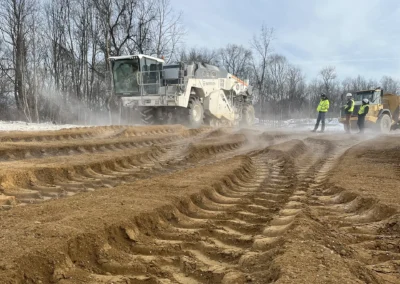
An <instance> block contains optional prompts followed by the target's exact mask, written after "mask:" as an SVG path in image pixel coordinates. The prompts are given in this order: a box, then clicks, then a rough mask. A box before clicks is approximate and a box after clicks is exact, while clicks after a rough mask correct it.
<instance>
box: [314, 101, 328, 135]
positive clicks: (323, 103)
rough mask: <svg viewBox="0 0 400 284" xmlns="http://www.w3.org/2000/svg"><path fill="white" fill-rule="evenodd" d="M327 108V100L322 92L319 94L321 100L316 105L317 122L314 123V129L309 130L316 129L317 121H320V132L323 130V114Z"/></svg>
mask: <svg viewBox="0 0 400 284" xmlns="http://www.w3.org/2000/svg"><path fill="white" fill-rule="evenodd" d="M328 109H329V100H328V98H327V97H326V95H325V94H324V93H322V94H321V100H320V101H319V105H318V107H317V111H318V118H317V123H316V124H315V127H314V130H312V131H311V132H315V131H317V129H318V126H319V123H320V122H321V124H322V127H321V131H320V132H324V130H325V114H326V112H327V111H328Z"/></svg>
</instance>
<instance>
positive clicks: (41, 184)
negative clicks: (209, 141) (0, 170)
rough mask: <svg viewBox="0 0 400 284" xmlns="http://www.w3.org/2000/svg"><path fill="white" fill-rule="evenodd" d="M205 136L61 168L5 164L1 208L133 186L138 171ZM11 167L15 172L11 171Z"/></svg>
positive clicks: (47, 161)
mask: <svg viewBox="0 0 400 284" xmlns="http://www.w3.org/2000/svg"><path fill="white" fill-rule="evenodd" d="M208 132H209V130H207V129H205V130H189V131H188V133H183V135H181V136H178V138H179V141H178V142H171V143H168V144H164V145H163V146H151V147H143V149H124V150H118V151H116V150H115V149H112V150H110V152H112V156H111V157H110V156H109V154H107V153H103V152H101V153H95V154H96V155H94V156H89V155H90V154H86V153H85V154H80V157H79V158H76V157H65V158H64V159H67V160H66V161H65V160H63V161H62V163H61V164H58V161H57V160H55V159H54V157H47V158H42V159H39V160H32V161H33V162H31V164H32V166H30V165H29V164H25V163H24V164H23V163H20V162H19V161H15V162H11V161H10V162H7V163H6V164H7V165H8V168H9V170H7V171H6V172H5V173H4V174H3V175H2V176H0V190H1V191H2V192H3V194H4V195H6V196H9V197H11V198H1V200H0V204H2V205H3V208H10V206H12V205H14V204H15V198H17V200H18V201H19V202H21V203H22V204H28V203H37V202H43V201H47V200H49V199H53V198H60V197H65V196H71V195H74V194H76V193H77V192H87V191H93V190H95V188H99V187H114V186H116V185H118V184H122V183H127V182H133V181H135V180H136V179H138V178H139V177H140V175H139V176H138V174H139V173H140V171H141V170H143V169H146V168H151V167H153V166H155V165H159V163H160V162H163V161H164V160H167V159H168V158H169V157H170V156H174V155H176V154H177V153H178V150H179V148H180V147H182V146H185V145H186V144H188V143H189V142H191V141H194V140H196V139H202V137H203V136H204V135H207V133H208ZM185 137H186V138H185ZM174 140H177V139H175V138H174ZM89 157H90V158H91V159H89ZM91 160H92V161H91ZM13 165H15V166H16V169H15V170H14V171H11V169H13ZM33 165H34V166H33ZM13 197H15V198H13Z"/></svg>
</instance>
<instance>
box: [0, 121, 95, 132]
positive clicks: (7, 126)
mask: <svg viewBox="0 0 400 284" xmlns="http://www.w3.org/2000/svg"><path fill="white" fill-rule="evenodd" d="M76 127H87V126H85V125H72V124H60V125H57V124H52V123H50V122H47V123H28V122H24V121H0V131H44V130H60V129H67V128H76Z"/></svg>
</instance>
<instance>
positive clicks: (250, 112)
mask: <svg viewBox="0 0 400 284" xmlns="http://www.w3.org/2000/svg"><path fill="white" fill-rule="evenodd" d="M254 113H255V111H254V107H253V105H247V106H245V107H244V108H243V116H242V120H241V121H240V124H241V125H242V126H252V125H253V124H254V120H255V114H254Z"/></svg>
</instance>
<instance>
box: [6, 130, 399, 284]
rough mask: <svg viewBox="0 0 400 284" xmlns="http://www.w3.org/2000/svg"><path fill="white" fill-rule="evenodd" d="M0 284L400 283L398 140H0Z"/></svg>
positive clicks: (122, 136)
mask: <svg viewBox="0 0 400 284" xmlns="http://www.w3.org/2000/svg"><path fill="white" fill-rule="evenodd" d="M0 140H1V145H0V165H1V167H0V192H1V194H0V208H1V209H2V210H0V256H1V258H0V283H61V284H65V283H189V284H190V283H400V273H399V267H400V237H399V236H400V218H399V216H400V215H399V214H398V211H399V201H400V200H399V198H400V197H399V196H400V195H399V194H398V192H399V191H400V155H399V153H400V139H399V136H395V135H389V136H382V137H376V138H374V137H368V136H357V135H345V134H335V135H333V134H322V135H321V134H312V133H300V132H296V133H290V132H276V131H273V132H272V131H264V130H260V129H232V128H220V129H214V128H200V129H186V128H184V127H182V126H180V125H172V126H151V127H129V126H110V127H88V128H77V129H67V130H60V131H48V132H46V131H43V132H9V133H1V134H0Z"/></svg>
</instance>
